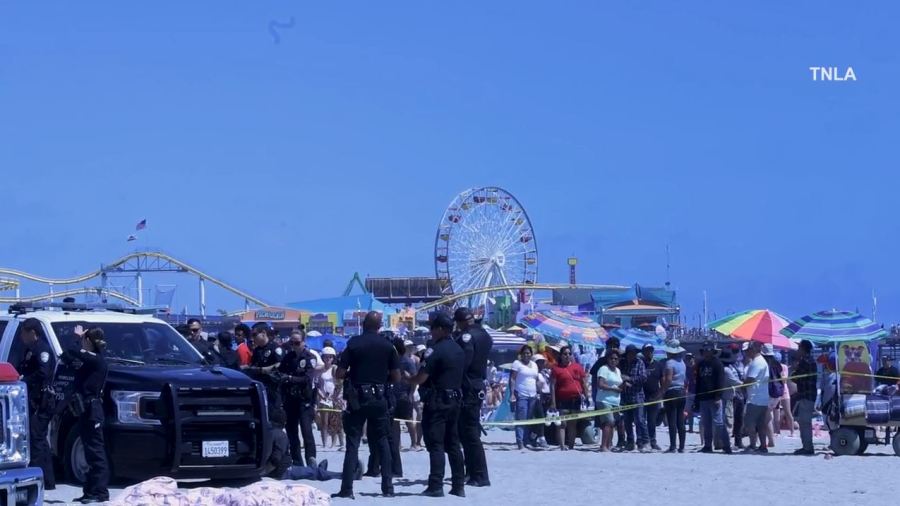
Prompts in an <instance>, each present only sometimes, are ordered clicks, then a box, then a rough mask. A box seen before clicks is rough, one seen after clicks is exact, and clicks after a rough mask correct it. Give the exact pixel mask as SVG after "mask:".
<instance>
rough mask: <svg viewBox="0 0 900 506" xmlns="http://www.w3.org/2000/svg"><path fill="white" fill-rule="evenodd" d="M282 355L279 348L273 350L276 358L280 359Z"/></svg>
mask: <svg viewBox="0 0 900 506" xmlns="http://www.w3.org/2000/svg"><path fill="white" fill-rule="evenodd" d="M282 353H284V352H283V351H281V348H275V354H276V355H278V356H279V357H280V356H281V354H282Z"/></svg>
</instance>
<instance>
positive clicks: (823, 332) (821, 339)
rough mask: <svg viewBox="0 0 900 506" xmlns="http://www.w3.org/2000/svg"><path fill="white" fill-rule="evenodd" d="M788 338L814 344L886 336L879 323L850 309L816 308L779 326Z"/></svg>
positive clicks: (870, 339)
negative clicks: (826, 309) (821, 309)
mask: <svg viewBox="0 0 900 506" xmlns="http://www.w3.org/2000/svg"><path fill="white" fill-rule="evenodd" d="M781 333H782V334H784V335H785V336H787V337H788V338H790V339H793V340H795V341H800V340H802V339H807V340H809V341H812V342H813V343H816V344H827V343H842V342H846V341H873V340H875V339H882V338H885V337H887V335H888V333H887V331H886V330H884V329H883V328H881V326H880V325H879V324H877V323H875V322H873V321H872V320H870V319H869V318H866V317H865V316H863V315H861V314H859V313H855V312H852V311H837V310H831V311H818V312H815V313H813V314H809V315H806V316H804V317H802V318H800V319H799V320H795V321H793V322H792V323H790V324H789V325H788V326H787V327H785V328H783V329H782V330H781Z"/></svg>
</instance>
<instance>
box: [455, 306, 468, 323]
mask: <svg viewBox="0 0 900 506" xmlns="http://www.w3.org/2000/svg"><path fill="white" fill-rule="evenodd" d="M469 318H472V311H470V310H469V308H467V307H461V308H457V309H456V312H454V313H453V319H454V320H456V321H458V322H464V321H466V320H468V319H469Z"/></svg>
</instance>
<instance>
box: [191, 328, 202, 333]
mask: <svg viewBox="0 0 900 506" xmlns="http://www.w3.org/2000/svg"><path fill="white" fill-rule="evenodd" d="M194 332H200V329H199V328H197V329H191V333H194Z"/></svg>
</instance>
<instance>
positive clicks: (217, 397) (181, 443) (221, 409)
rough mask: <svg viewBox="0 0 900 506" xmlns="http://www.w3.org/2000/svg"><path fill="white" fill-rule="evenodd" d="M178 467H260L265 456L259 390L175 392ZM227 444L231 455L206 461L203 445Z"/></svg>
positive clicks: (181, 389)
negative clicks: (225, 442)
mask: <svg viewBox="0 0 900 506" xmlns="http://www.w3.org/2000/svg"><path fill="white" fill-rule="evenodd" d="M172 394H173V395H172V399H173V403H174V410H173V412H174V414H175V417H174V422H175V427H174V429H175V441H176V446H175V448H176V456H175V457H176V458H175V462H176V465H177V467H182V468H185V467H188V468H189V467H209V466H216V467H222V466H226V467H233V466H237V467H257V466H258V465H259V459H260V457H261V455H262V453H263V452H261V451H259V448H260V447H261V446H262V436H263V434H262V420H261V419H260V413H262V406H261V405H260V396H259V393H258V390H257V389H256V387H239V388H210V387H203V388H194V387H179V388H172ZM204 441H206V442H219V443H221V442H222V441H227V443H228V455H227V456H218V457H204V456H203V443H204Z"/></svg>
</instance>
